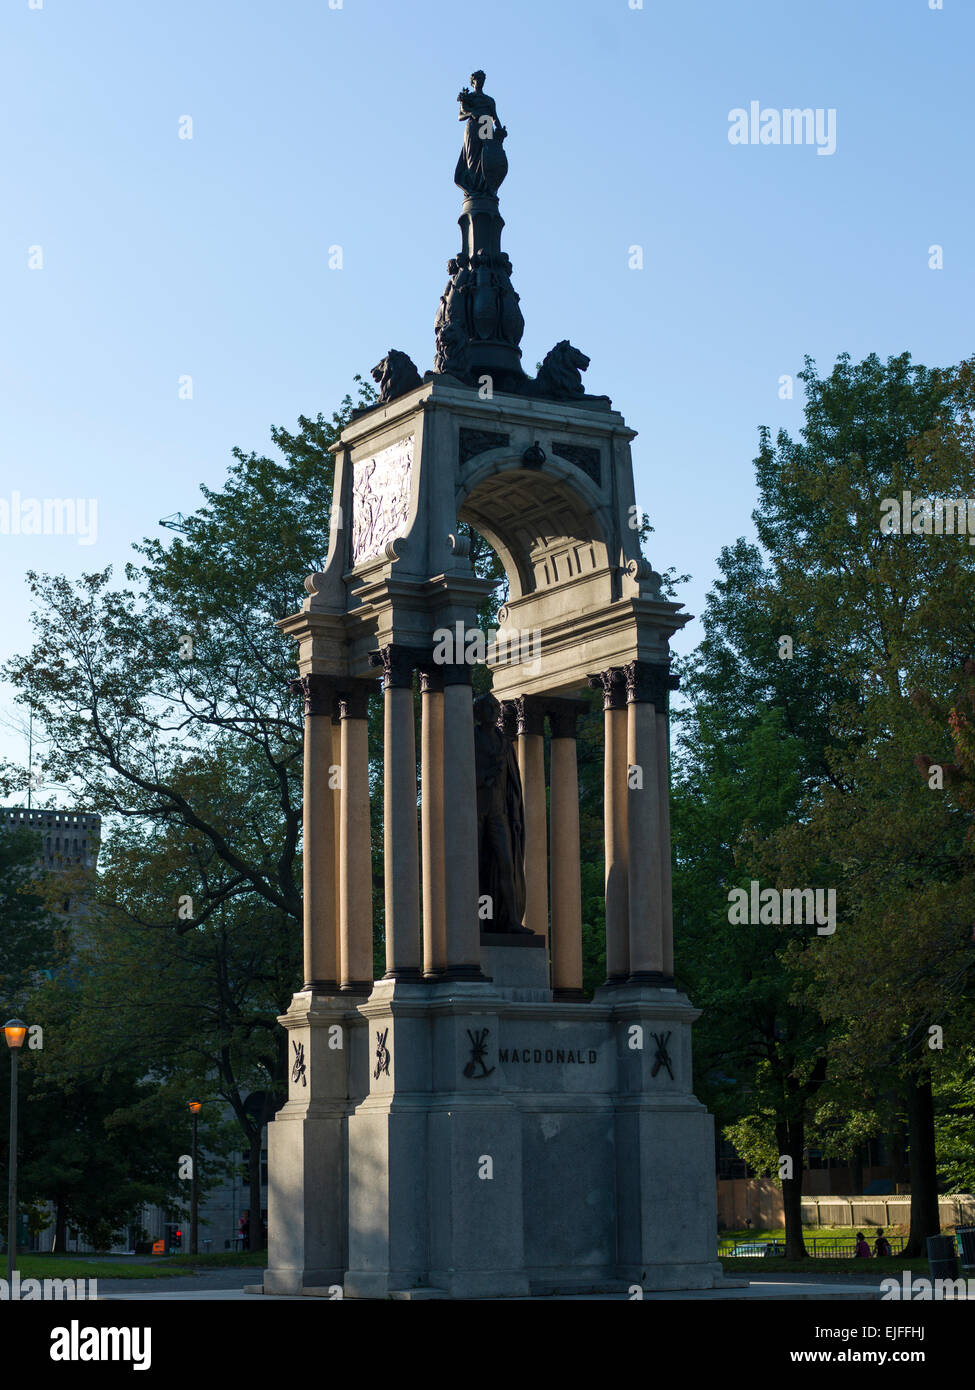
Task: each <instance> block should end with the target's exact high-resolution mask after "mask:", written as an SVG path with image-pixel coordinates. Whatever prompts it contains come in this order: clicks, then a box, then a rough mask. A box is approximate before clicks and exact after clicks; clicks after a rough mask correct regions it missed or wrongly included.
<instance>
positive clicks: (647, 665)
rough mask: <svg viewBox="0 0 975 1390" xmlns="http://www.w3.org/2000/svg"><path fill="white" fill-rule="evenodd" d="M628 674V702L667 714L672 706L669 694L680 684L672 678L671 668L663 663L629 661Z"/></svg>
mask: <svg viewBox="0 0 975 1390" xmlns="http://www.w3.org/2000/svg"><path fill="white" fill-rule="evenodd" d="M623 670H624V671H625V673H626V701H627V704H630V705H639V704H648V705H653V707H654V709H655V710H657V711H658V713H660V714H666V713H667V711H668V707H669V704H670V701H669V692H670V691H671V690H676V689H677V688H678V685H679V684H680V682H679V680H678V678H677V676H672V675H671V673H670V666H669V665H668V664H667V663H666V662H662V661H629V662H627V664H626V665H625V666H624V667H623Z"/></svg>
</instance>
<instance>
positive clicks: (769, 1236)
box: [719, 1226, 948, 1279]
mask: <svg viewBox="0 0 975 1390" xmlns="http://www.w3.org/2000/svg"><path fill="white" fill-rule="evenodd" d="M878 1230H879V1227H876V1226H804V1227H803V1228H802V1233H803V1237H804V1239H805V1242H806V1248H807V1249H808V1250H809V1251H810V1252H811V1250H812V1242H813V1240H814V1239H815V1240H816V1241H828V1240H831V1239H833V1238H834V1237H835V1238H842V1239H844V1240H851V1239H854V1238H855V1237H856V1233H857V1231H863V1234H864V1235H865V1236H866V1238H867V1243H868V1245H869V1246H870V1249H871V1251H872V1250H873V1243H874V1240H875V1239H876V1237H877V1233H878ZM885 1233H886V1235H887V1236H888V1238H892V1236H894V1235H898V1234H900V1233H899V1232H897V1231H895V1230H894V1229H893V1228H892V1227H885ZM945 1234H946V1235H947V1234H948V1232H947V1231H946V1232H945ZM719 1239H720V1241H721V1242H722V1243H724V1242H725V1241H729V1242H730V1241H733V1242H737V1243H739V1244H746V1243H748V1244H752V1243H758V1242H760V1241H771V1240H779V1241H784V1240H785V1230H784V1228H783V1227H779V1228H778V1229H776V1230H755V1229H754V1228H752V1229H750V1230H736V1231H721V1232H720V1233H719ZM720 1259H721V1263H722V1265H723V1266H724V1271H725V1273H726V1274H729V1275H733V1274H735V1273H736V1272H737V1273H742V1274H744V1273H748V1274H752V1273H754V1272H756V1271H758V1270H764V1271H765V1273H767V1274H835V1275H837V1276H839V1277H840V1278H848V1277H849V1276H851V1275H853V1276H858V1277H866V1278H869V1279H873V1278H874V1277H875V1276H878V1275H879V1276H884V1275H887V1274H900V1272H901V1271H902V1270H905V1269H907V1270H910V1271H911V1272H912V1273H913V1274H927V1273H929V1268H928V1262H927V1260H926V1259H925V1258H924V1256H923V1255H922V1256H919V1257H917V1258H915V1259H911V1260H905V1259H904V1257H903V1255H896V1254H895V1255H891V1256H890V1257H889V1258H887V1259H882V1260H878V1259H876V1258H874V1256H873V1255H872V1254H871V1257H870V1259H869V1260H858V1259H856V1258H855V1257H854V1256H852V1255H850V1256H836V1255H826V1256H814V1255H812V1254H811V1253H810V1255H809V1257H808V1258H807V1259H805V1260H785V1259H783V1258H782V1257H781V1256H780V1255H755V1256H748V1255H735V1256H733V1257H732V1256H730V1255H722V1256H720Z"/></svg>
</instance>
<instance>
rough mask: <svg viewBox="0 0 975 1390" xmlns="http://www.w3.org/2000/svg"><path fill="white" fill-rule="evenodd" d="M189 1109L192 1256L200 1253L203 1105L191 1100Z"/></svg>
mask: <svg viewBox="0 0 975 1390" xmlns="http://www.w3.org/2000/svg"><path fill="white" fill-rule="evenodd" d="M189 1109H190V1114H191V1115H192V1116H193V1171H192V1174H191V1176H190V1184H191V1185H190V1254H191V1255H196V1254H198V1253H199V1251H198V1250H197V1234H198V1229H199V1218H200V1191H199V1188H198V1187H197V1182H196V1126H197V1121H198V1119H199V1116H200V1110H201V1109H202V1104H201V1102H200V1101H198V1100H191V1101H190V1102H189Z"/></svg>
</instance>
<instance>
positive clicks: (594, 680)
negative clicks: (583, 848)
mask: <svg viewBox="0 0 975 1390" xmlns="http://www.w3.org/2000/svg"><path fill="white" fill-rule="evenodd" d="M589 684H590V686H592V687H593V689H597V690H602V692H603V730H604V756H603V843H604V849H605V859H606V879H605V883H606V983H607V984H608V985H613V984H622V983H623V982H625V981H626V980H627V979H628V978H629V974H630V940H629V937H630V914H629V893H628V888H627V872H628V871H627V853H626V830H627V824H626V799H627V776H626V772H627V757H626V742H627V730H626V725H627V716H626V675H625V672H624V671H623V668H622V667H621V666H611V667H609V668H608V670H606V671H600V672H599V674H598V675H595V676H590V677H589Z"/></svg>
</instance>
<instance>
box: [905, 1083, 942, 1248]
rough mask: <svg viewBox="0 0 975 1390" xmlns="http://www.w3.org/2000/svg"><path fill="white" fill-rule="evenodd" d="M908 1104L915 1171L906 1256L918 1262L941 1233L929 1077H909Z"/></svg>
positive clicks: (907, 1085)
mask: <svg viewBox="0 0 975 1390" xmlns="http://www.w3.org/2000/svg"><path fill="white" fill-rule="evenodd" d="M904 1101H905V1105H906V1109H907V1134H908V1143H909V1144H910V1151H909V1154H908V1158H909V1161H910V1171H911V1232H910V1235H909V1236H908V1240H907V1246H906V1248H905V1250H904V1255H905V1256H906V1257H908V1258H915V1259H916V1258H917V1257H919V1256H922V1257H923V1256H924V1255H926V1254H927V1238H928V1236H936V1235H938V1234H940V1231H941V1214H940V1212H939V1210H938V1168H937V1161H936V1158H935V1147H934V1097H933V1095H932V1094H931V1077H930V1074H929V1073H927V1072H921V1073H920V1074H918V1073H916V1072H913V1071H909V1072H908V1073H907V1075H906V1076H905V1078H904Z"/></svg>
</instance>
